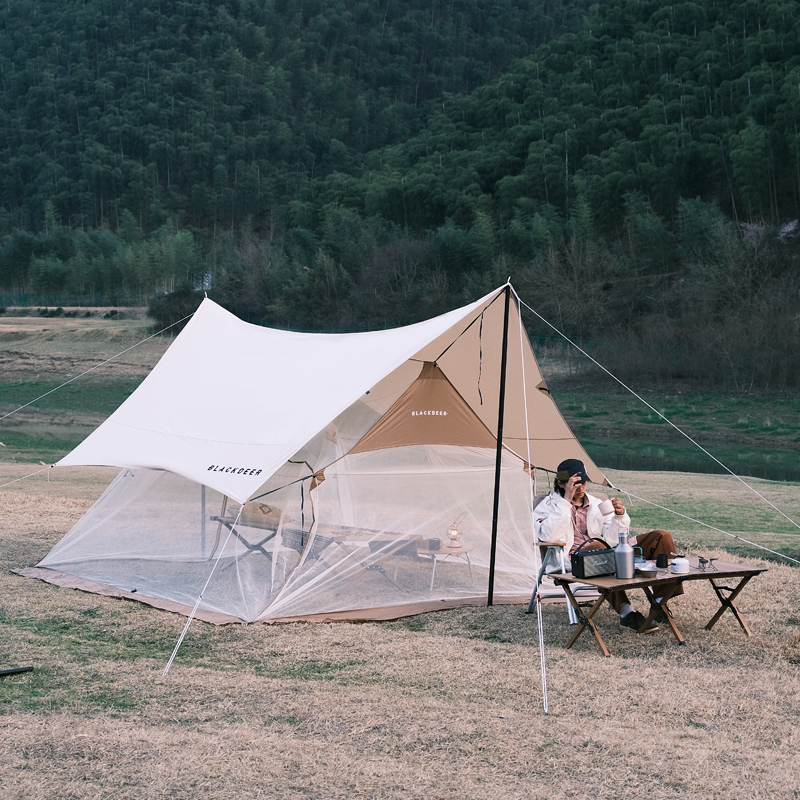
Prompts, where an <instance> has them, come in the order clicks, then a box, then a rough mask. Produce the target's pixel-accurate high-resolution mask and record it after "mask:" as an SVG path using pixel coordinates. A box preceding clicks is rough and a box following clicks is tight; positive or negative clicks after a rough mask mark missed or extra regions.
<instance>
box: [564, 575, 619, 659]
mask: <svg viewBox="0 0 800 800" xmlns="http://www.w3.org/2000/svg"><path fill="white" fill-rule="evenodd" d="M557 583H558V582H557ZM558 585H559V586H561V587H562V588H563V589H564V593H565V594H566V595H567V601H568V602H569V603H570V605H571V606H572V607H573V608H574V609H575V613H576V614H577V616H578V628H577V629H576V631H575V633H573V634H572V636H570V639H569V641H568V642H567V645H566V649H567V650H569V649H570V647H572V645H573V644H575V642H576V641H577V640H578V637H579V636H580V635H581V634H582V633H583V631H584V629H585V628H587V627H588V628H591V630H592V633H593V634H594V638H595V639H596V640H597V644H598V645H599V646H600V649H601V650H602V651H603V655H604V656H610V655H611V653H609V652H608V648H607V647H606V643H605V642H604V641H603V637H602V636H601V635H600V633H599V631H598V630H597V626H596V625H595V624H594V622H593V620H592V617H593V616H594V615H595V614H596V613H597V612H598V611H599V610H600V606H602V605H603V602H604V601H605V599H606V597H607V596H608V593H606V594H601V595H600V597H598V598H597V600H596V602H595V604H594V605H593V606H592V607H591V608H590V609H589V613H588V614H587V615H586V616H585V617H584V616H583V613H582V611H581V607H580V605H578V601H577V600H576V599H575V595H574V594H572V590H571V589H570V588H569V584H568V583H563V584H558Z"/></svg>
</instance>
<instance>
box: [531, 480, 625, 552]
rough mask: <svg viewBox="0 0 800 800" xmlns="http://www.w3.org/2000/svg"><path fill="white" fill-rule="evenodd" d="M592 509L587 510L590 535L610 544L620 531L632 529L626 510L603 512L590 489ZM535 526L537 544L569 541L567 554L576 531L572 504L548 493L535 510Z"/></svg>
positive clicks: (589, 498)
mask: <svg viewBox="0 0 800 800" xmlns="http://www.w3.org/2000/svg"><path fill="white" fill-rule="evenodd" d="M586 498H587V500H588V501H589V510H588V511H587V512H586V531H587V533H588V534H589V536H591V537H593V538H596V539H603V540H604V541H605V542H606V544H608V545H610V546H611V547H614V546H616V544H617V543H618V542H619V532H620V531H621V530H623V531H626V530H629V528H630V524H631V518H630V517H629V516H628V513H627V511H626V512H625V513H624V514H622V515H621V516H619V515H617V514H606V515H605V516H603V515H602V514H601V513H600V509H599V508H598V506H599V505H600V503H601V502H603V501H602V500H601V499H600V498H599V497H595V496H594V495H591V494H589V493H588V492H587V494H586ZM533 521H534V529H535V531H536V539H537V542H538V544H548V543H554V542H566V543H567V553H569V552H570V550H572V545H573V544H574V543H575V531H574V529H573V527H572V504H571V503H568V502H567V501H566V500H565V499H564V498H563V497H562V496H561V495H560V494H558V493H557V492H553V493H552V494H549V495H547V497H545V499H544V500H542V502H541V503H539V505H538V506H536V508H535V509H534V512H533Z"/></svg>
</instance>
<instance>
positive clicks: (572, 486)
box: [564, 475, 583, 503]
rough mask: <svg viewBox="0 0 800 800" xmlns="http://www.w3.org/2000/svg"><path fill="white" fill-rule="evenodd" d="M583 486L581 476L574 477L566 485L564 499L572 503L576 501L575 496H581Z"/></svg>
mask: <svg viewBox="0 0 800 800" xmlns="http://www.w3.org/2000/svg"><path fill="white" fill-rule="evenodd" d="M582 486H583V484H582V483H581V476H580V475H573V476H572V477H571V478H570V479H569V480H568V481H567V482H566V483H565V484H564V499H565V500H566V501H567V502H568V503H571V502H572V501H573V500H574V499H575V495H576V494H578V495H581V494H582V491H581V487H582Z"/></svg>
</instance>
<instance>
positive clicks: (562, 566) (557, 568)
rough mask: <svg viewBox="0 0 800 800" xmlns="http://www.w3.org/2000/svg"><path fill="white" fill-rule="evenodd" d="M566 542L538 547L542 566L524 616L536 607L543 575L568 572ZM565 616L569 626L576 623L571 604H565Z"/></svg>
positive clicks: (576, 616) (550, 543)
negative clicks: (567, 618)
mask: <svg viewBox="0 0 800 800" xmlns="http://www.w3.org/2000/svg"><path fill="white" fill-rule="evenodd" d="M566 550H567V543H566V542H549V543H548V544H546V545H539V552H540V553H541V554H542V566H541V567H540V568H539V574H538V575H537V576H536V584H535V586H534V587H533V592H531V599H530V602H529V603H528V608H527V610H526V611H525V613H526V614H531V613H533V609H534V608H535V607H536V601H537V600H541V598H540V596H539V590H540V587H541V585H542V578H544V576H545V575H551V574H553V573H556V572H561V573H563V572H569V569H568V568H567V561H566ZM567 616H568V617H569V624H570V625H574V624H575V623H576V622H577V621H578V615H577V613H576V612H575V609H574V608H573V607H572V604H571V603H567Z"/></svg>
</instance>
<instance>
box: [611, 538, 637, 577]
mask: <svg viewBox="0 0 800 800" xmlns="http://www.w3.org/2000/svg"><path fill="white" fill-rule="evenodd" d="M614 561H615V562H616V566H617V578H618V579H620V580H625V581H627V580H630V579H631V578H632V577H633V548H632V547H631V546H630V545H629V544H628V531H620V532H619V544H618V545H617V546H616V547H615V548H614Z"/></svg>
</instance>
